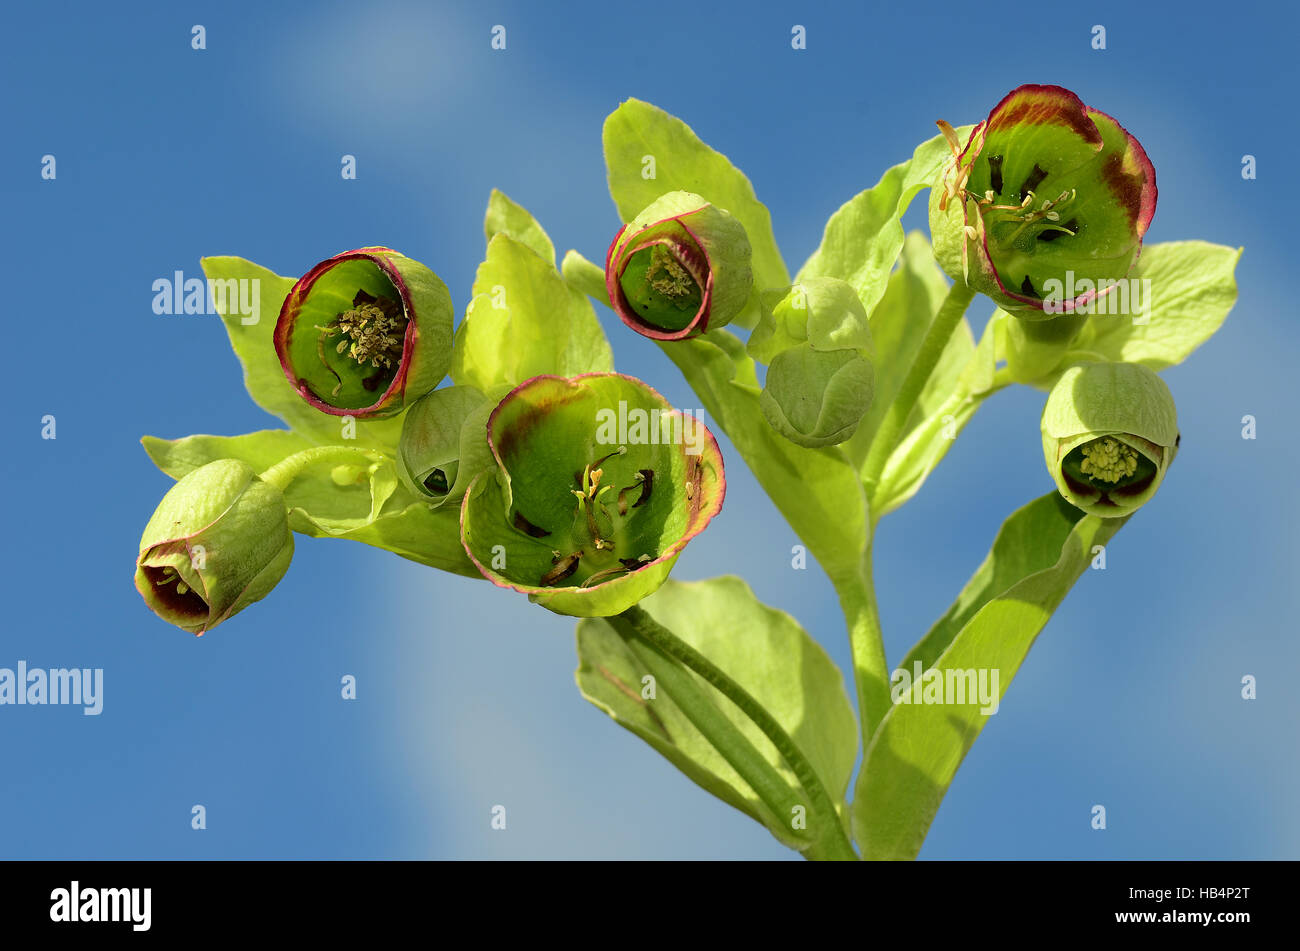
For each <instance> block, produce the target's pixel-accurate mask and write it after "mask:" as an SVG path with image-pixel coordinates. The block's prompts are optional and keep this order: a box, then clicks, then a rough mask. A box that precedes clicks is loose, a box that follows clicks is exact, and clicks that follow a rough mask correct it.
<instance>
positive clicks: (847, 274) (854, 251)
mask: <svg viewBox="0 0 1300 951" xmlns="http://www.w3.org/2000/svg"><path fill="white" fill-rule="evenodd" d="M969 131H970V126H966V127H965V128H963V129H959V130H958V135H961V136H963V137H964V136H965V135H966V134H968V133H969ZM951 157H952V156H951V152H950V149H949V147H948V143H947V141H946V140H945V139H944V137H943V136H941V135H936V136H935V137H934V138H933V139H930V140H928V141H926V142H922V143H921V144H920V145H918V146H917V147H916V151H915V152H913V153H912V157H911V158H910V159H908V160H907V161H906V162H902V163H900V164H898V165H895V166H894V167H893V168H891V169H889V171H887V172H885V174H884V175H883V176H881V179H880V181H879V182H878V183H876V185H875V186H874V187H873V188H869V189H867V190H866V191H863V192H859V193H858V194H857V195H855V196H854V197H853V198H851V199H849V200H848V201H847V202H845V203H844V205H843V206H841V207H840V209H839V210H838V211H837V212H835V214H833V215H832V216H831V218H830V220H829V221H827V222H826V233H825V235H824V236H823V237H822V243H821V246H820V247H819V248H818V249H817V250H816V251H814V252H813V255H812V257H810V258H809V259H808V261H807V263H805V264H804V266H803V267H802V268H801V269H800V271H799V275H798V277H797V278H796V280H800V281H802V280H805V279H807V278H810V277H838V278H839V279H840V280H843V281H848V282H849V283H850V284H852V285H853V287H854V289H855V290H856V291H857V292H858V296H859V297H861V298H862V304H863V306H865V307H866V308H867V312H868V313H871V311H872V310H874V309H875V307H876V305H877V304H878V303H879V302H880V299H881V297H882V296H884V293H885V286H886V284H887V283H888V281H889V273H890V271H891V270H892V268H893V266H894V261H895V260H897V259H898V254H899V252H900V251H901V250H902V248H903V225H902V222H901V219H902V217H903V212H905V211H907V206H908V205H910V204H911V202H912V199H913V198H915V197H916V194H917V192H919V191H921V189H923V188H928V187H929V186H930V185H932V184H933V183H934V182H935V180H936V179H937V178H938V177H939V173H940V172H941V171H942V169H943V166H944V164H945V163H946V162H947V161H948V160H949V159H950V158H951ZM873 329H874V327H873Z"/></svg>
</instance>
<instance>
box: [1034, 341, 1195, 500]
mask: <svg viewBox="0 0 1300 951" xmlns="http://www.w3.org/2000/svg"><path fill="white" fill-rule="evenodd" d="M1042 430H1043V456H1044V458H1045V459H1046V460H1047V469H1048V471H1049V472H1050V473H1051V474H1052V478H1053V479H1055V480H1056V487H1057V489H1059V490H1060V492H1061V495H1063V496H1064V497H1065V498H1066V499H1067V500H1068V501H1069V502H1071V503H1072V504H1073V505H1075V506H1077V507H1078V508H1081V509H1083V510H1084V511H1085V512H1088V513H1089V514H1091V515H1100V516H1102V517H1115V516H1121V515H1129V514H1131V513H1132V512H1134V511H1136V510H1137V509H1138V508H1139V507H1140V506H1141V505H1143V504H1144V503H1145V502H1146V501H1147V500H1148V499H1149V498H1151V496H1153V495H1155V492H1156V489H1158V488H1159V487H1160V482H1161V481H1162V480H1163V479H1164V476H1165V471H1166V470H1167V469H1168V468H1169V464H1170V463H1171V462H1173V459H1174V455H1175V454H1176V453H1177V452H1178V441H1179V439H1178V412H1177V410H1176V409H1175V407H1174V398H1173V396H1172V395H1171V394H1170V392H1169V387H1168V386H1166V385H1165V381H1164V380H1162V379H1160V377H1159V376H1157V375H1156V373H1155V371H1153V370H1150V369H1148V368H1147V367H1144V366H1142V365H1141V364H1137V363H1083V364H1079V365H1078V366H1074V367H1071V368H1070V369H1068V370H1066V371H1065V373H1064V374H1062V376H1061V378H1060V380H1058V381H1057V383H1056V385H1055V386H1053V387H1052V391H1051V393H1050V394H1049V395H1048V397H1047V405H1046V406H1044V407H1043V420H1042Z"/></svg>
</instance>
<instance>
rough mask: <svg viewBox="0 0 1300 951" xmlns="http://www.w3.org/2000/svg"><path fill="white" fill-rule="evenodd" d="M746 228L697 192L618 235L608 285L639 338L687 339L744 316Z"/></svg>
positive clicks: (674, 198) (668, 201)
mask: <svg viewBox="0 0 1300 951" xmlns="http://www.w3.org/2000/svg"><path fill="white" fill-rule="evenodd" d="M749 262H750V247H749V237H748V236H747V235H746V234H745V228H744V226H743V225H742V224H741V223H740V222H739V221H737V220H736V219H735V218H733V217H732V216H731V214H730V213H728V212H726V211H723V210H722V209H721V208H718V207H717V206H715V205H711V204H709V203H708V202H707V201H705V200H704V199H703V198H701V197H700V196H699V195H696V194H693V193H691V192H681V191H678V192H669V193H667V194H666V195H662V196H660V197H659V198H658V199H656V200H655V201H654V202H653V203H652V204H651V205H650V206H649V207H648V208H646V209H645V210H644V211H642V212H641V213H640V214H639V215H637V216H636V217H635V218H634V219H632V221H631V222H629V223H628V224H626V225H624V226H623V229H622V230H621V231H619V233H618V234H617V235H616V236H615V237H614V241H613V243H612V244H611V245H610V246H609V253H608V254H606V255H605V287H606V288H607V289H608V291H609V299H610V302H611V304H612V305H613V307H614V311H615V313H617V314H618V316H619V317H620V318H621V319H622V321H623V323H625V324H627V325H628V326H629V327H631V328H632V329H633V330H635V331H636V332H637V333H639V334H643V335H645V336H647V337H652V338H654V339H655V340H684V339H686V338H687V337H694V336H697V335H698V334H702V333H705V332H706V331H709V330H716V329H717V328H719V327H722V326H723V325H725V324H726V323H727V322H728V321H730V320H731V319H732V318H733V317H735V316H736V315H737V314H739V313H740V312H741V311H742V310H743V309H744V307H745V303H746V301H748V300H749V295H750V291H751V289H752V287H753V273H752V271H751V270H750V263H749Z"/></svg>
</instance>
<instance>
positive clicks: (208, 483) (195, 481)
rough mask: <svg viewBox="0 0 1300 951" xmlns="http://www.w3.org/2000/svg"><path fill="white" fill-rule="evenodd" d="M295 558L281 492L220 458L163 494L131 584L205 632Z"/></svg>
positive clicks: (270, 584) (148, 600)
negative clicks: (133, 581)
mask: <svg viewBox="0 0 1300 951" xmlns="http://www.w3.org/2000/svg"><path fill="white" fill-rule="evenodd" d="M292 558H293V534H292V533H291V532H290V531H289V522H288V518H287V515H286V512H285V503H284V497H283V496H282V495H281V493H280V490H279V489H277V488H276V487H275V486H273V485H270V484H268V483H266V482H263V481H262V480H261V479H260V478H258V476H257V473H256V472H254V471H253V469H252V467H251V466H249V465H248V464H247V463H244V462H239V461H237V460H234V459H221V460H218V461H216V462H210V463H208V464H207V465H205V466H202V467H200V468H198V469H195V470H194V471H193V472H191V473H190V474H189V475H187V476H184V477H183V478H181V479H180V481H178V482H177V483H176V484H175V485H174V486H172V487H171V490H170V491H168V493H167V494H166V495H164V496H163V499H162V501H161V502H160V503H159V504H158V508H157V509H155V510H154V513H153V517H152V518H151V519H149V524H148V525H146V526H145V529H144V534H143V535H141V536H140V555H139V557H138V558H137V559H136V569H135V586H136V589H137V590H138V591H139V592H140V595H141V596H142V597H143V598H144V600H145V604H147V605H149V609H150V610H151V611H153V612H154V613H155V614H157V615H158V616H159V617H160V618H162V619H163V620H164V621H167V622H168V623H170V624H175V625H176V626H177V627H179V628H183V629H184V630H187V631H190V632H192V633H194V634H203V633H204V632H206V631H210V630H211V629H212V628H214V627H216V626H217V625H218V624H220V623H221V622H222V621H224V620H226V618H228V617H231V616H232V615H234V614H238V613H239V612H240V611H242V610H243V609H244V608H246V607H248V605H250V604H252V603H253V602H254V601H260V600H261V599H262V598H264V597H266V596H267V595H268V594H269V593H270V591H271V589H272V588H274V587H275V586H276V585H277V584H278V583H279V581H280V579H281V578H283V577H284V573H285V572H286V571H287V570H288V569H289V562H290V560H291V559H292Z"/></svg>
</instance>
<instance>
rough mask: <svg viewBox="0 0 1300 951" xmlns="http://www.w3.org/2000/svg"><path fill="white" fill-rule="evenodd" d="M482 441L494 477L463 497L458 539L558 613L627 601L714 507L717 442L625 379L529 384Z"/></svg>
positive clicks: (587, 612) (655, 583)
mask: <svg viewBox="0 0 1300 951" xmlns="http://www.w3.org/2000/svg"><path fill="white" fill-rule="evenodd" d="M488 440H489V443H490V445H491V448H492V453H493V457H494V458H495V460H496V462H497V468H495V469H492V470H488V471H485V472H483V473H481V474H480V475H479V476H478V477H477V478H475V480H474V482H473V483H472V484H471V485H470V488H469V491H468V492H467V493H466V495H465V500H464V502H463V503H462V506H461V541H462V543H463V544H464V546H465V551H466V552H467V553H468V554H469V556H470V558H471V559H472V560H473V562H474V563H475V564H476V565H477V566H478V569H479V571H481V572H482V573H483V576H484V577H485V578H487V579H488V580H489V581H492V582H494V583H495V584H497V585H500V586H501V587H505V588H513V589H514V590H516V591H521V592H524V593H526V594H528V596H529V597H530V598H531V599H532V600H533V601H535V602H537V603H538V604H541V605H542V606H543V607H546V608H548V609H549V610H551V611H554V612H556V613H557V614H570V615H576V616H578V617H608V616H610V615H613V614H618V613H620V612H622V611H625V610H626V609H627V608H629V607H631V606H632V605H633V604H636V603H637V602H638V601H639V600H641V599H642V598H644V597H645V596H646V595H648V594H650V593H652V592H653V591H655V590H656V589H657V588H658V587H659V586H660V585H662V584H663V582H664V581H665V580H666V579H667V577H668V573H669V571H670V570H671V569H672V566H673V564H674V563H675V562H676V561H677V558H678V556H679V555H680V554H681V552H682V549H683V548H685V547H686V544H687V542H689V541H690V540H691V539H692V538H694V537H695V536H696V535H697V534H699V533H700V532H701V531H703V530H704V528H705V526H706V525H708V523H709V521H710V520H711V519H712V518H713V516H714V515H716V514H717V513H718V511H719V510H720V509H721V508H722V499H723V496H724V495H725V492H726V477H725V475H724V472H723V465H722V455H721V453H719V451H718V444H717V443H716V442H715V441H714V439H713V436H712V435H711V434H710V433H709V431H708V430H707V429H706V428H705V427H704V424H703V423H701V422H700V421H699V420H698V419H695V418H694V417H691V416H687V415H684V414H682V413H679V412H677V411H676V410H674V409H673V408H672V407H671V406H670V405H669V403H668V402H667V401H666V400H665V399H664V398H663V397H662V396H660V395H659V394H658V393H656V392H655V391H654V390H652V389H651V388H650V387H648V386H647V385H646V384H644V383H642V382H641V381H640V380H635V379H633V378H631V377H627V376H622V375H620V374H617V373H590V374H585V375H582V376H576V377H572V378H569V379H566V378H564V377H558V376H538V377H533V378H532V379H530V380H527V381H525V382H524V383H522V384H520V385H519V386H518V387H516V388H515V389H514V390H513V391H512V392H511V393H510V394H509V395H508V396H506V398H505V399H503V400H502V401H501V403H500V404H499V405H498V406H497V407H496V409H495V410H494V411H493V413H492V417H491V420H490V421H489V423H488Z"/></svg>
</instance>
